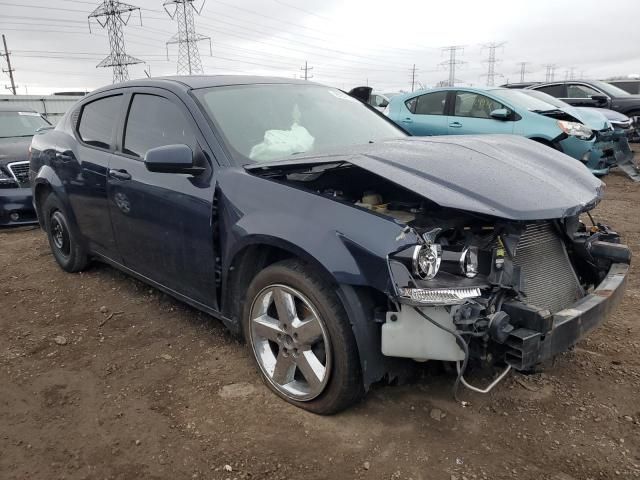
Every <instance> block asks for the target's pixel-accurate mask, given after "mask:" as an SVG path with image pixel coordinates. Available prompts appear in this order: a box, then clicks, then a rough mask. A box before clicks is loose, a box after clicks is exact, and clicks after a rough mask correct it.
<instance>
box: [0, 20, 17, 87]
mask: <svg viewBox="0 0 640 480" xmlns="http://www.w3.org/2000/svg"><path fill="white" fill-rule="evenodd" d="M2 44H3V45H4V53H0V57H4V58H5V59H6V60H7V69H6V70H2V71H3V72H4V73H8V74H9V79H10V80H11V86H10V87H5V88H6V89H7V90H11V92H13V94H14V95H15V94H16V83H15V82H14V80H13V72H14V71H15V70H14V69H13V68H11V54H10V53H9V50H7V39H6V38H5V36H4V33H3V34H2Z"/></svg>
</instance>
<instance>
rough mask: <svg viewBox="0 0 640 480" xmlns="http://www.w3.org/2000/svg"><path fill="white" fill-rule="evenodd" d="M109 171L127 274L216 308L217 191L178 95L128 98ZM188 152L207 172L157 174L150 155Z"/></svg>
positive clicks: (148, 92)
mask: <svg viewBox="0 0 640 480" xmlns="http://www.w3.org/2000/svg"><path fill="white" fill-rule="evenodd" d="M119 144H120V145H119V146H120V147H121V148H119V149H118V150H119V151H118V152H116V153H115V154H114V155H113V157H112V159H111V163H110V165H109V188H108V190H109V208H110V211H111V221H112V224H113V230H114V233H115V237H116V241H117V244H118V249H119V251H120V253H121V255H122V258H123V261H124V264H125V266H127V267H128V268H130V269H132V270H134V271H135V272H137V273H138V274H141V275H143V276H145V277H147V278H149V279H151V280H153V281H155V282H158V283H160V284H161V285H163V286H164V287H166V288H169V289H171V290H173V291H175V292H178V293H180V294H182V295H186V296H188V297H189V298H191V299H193V300H196V301H198V302H200V303H203V304H205V305H208V306H210V307H212V308H216V306H217V302H216V298H217V297H216V284H215V267H216V262H215V248H216V246H215V245H214V236H213V229H212V226H211V213H212V201H213V194H214V187H213V185H212V184H211V177H212V172H213V171H212V168H213V166H212V165H211V163H210V161H209V160H208V159H207V158H206V156H205V153H204V152H203V150H202V149H201V146H202V145H205V143H204V140H203V139H202V137H201V134H200V133H199V131H198V129H197V127H196V125H195V121H194V120H193V118H192V117H191V115H190V114H189V112H188V110H187V109H186V107H185V106H184V104H182V102H181V101H180V100H179V99H178V98H177V97H173V95H172V94H168V93H166V92H164V91H162V90H156V89H150V88H146V89H139V90H136V91H134V92H133V95H132V96H131V97H130V105H129V111H128V114H127V119H126V124H125V128H124V131H123V133H122V136H121V140H120V141H119ZM174 144H184V145H188V146H189V147H191V149H192V150H193V151H194V152H195V153H196V157H197V158H199V166H204V167H205V168H206V171H205V173H203V174H200V175H198V176H193V175H188V174H178V173H155V172H150V171H148V170H147V169H146V167H145V164H144V161H143V160H144V156H145V153H146V152H147V151H148V150H150V149H152V148H155V147H160V146H164V145H174Z"/></svg>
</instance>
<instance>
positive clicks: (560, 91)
mask: <svg viewBox="0 0 640 480" xmlns="http://www.w3.org/2000/svg"><path fill="white" fill-rule="evenodd" d="M535 90H540V91H541V92H544V93H546V94H547V95H551V96H552V97H556V98H566V95H565V93H564V92H565V90H564V85H548V86H546V87H540V88H536V89H535Z"/></svg>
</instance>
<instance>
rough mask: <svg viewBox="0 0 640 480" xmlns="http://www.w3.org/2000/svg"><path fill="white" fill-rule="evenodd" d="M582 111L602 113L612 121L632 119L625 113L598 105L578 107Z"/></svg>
mask: <svg viewBox="0 0 640 480" xmlns="http://www.w3.org/2000/svg"><path fill="white" fill-rule="evenodd" d="M576 109H577V110H580V111H592V112H596V113H600V114H602V115H604V116H605V118H606V119H607V120H609V121H610V122H628V121H629V120H630V118H629V117H627V116H626V115H625V114H624V113H620V112H616V111H615V110H609V109H608V108H596V107H576Z"/></svg>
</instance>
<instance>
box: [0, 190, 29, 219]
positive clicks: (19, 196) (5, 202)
mask: <svg viewBox="0 0 640 480" xmlns="http://www.w3.org/2000/svg"><path fill="white" fill-rule="evenodd" d="M37 221H38V218H37V217H36V212H35V210H34V208H33V202H32V195H31V189H30V188H2V189H0V226H12V225H29V224H33V223H36V222H37Z"/></svg>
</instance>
